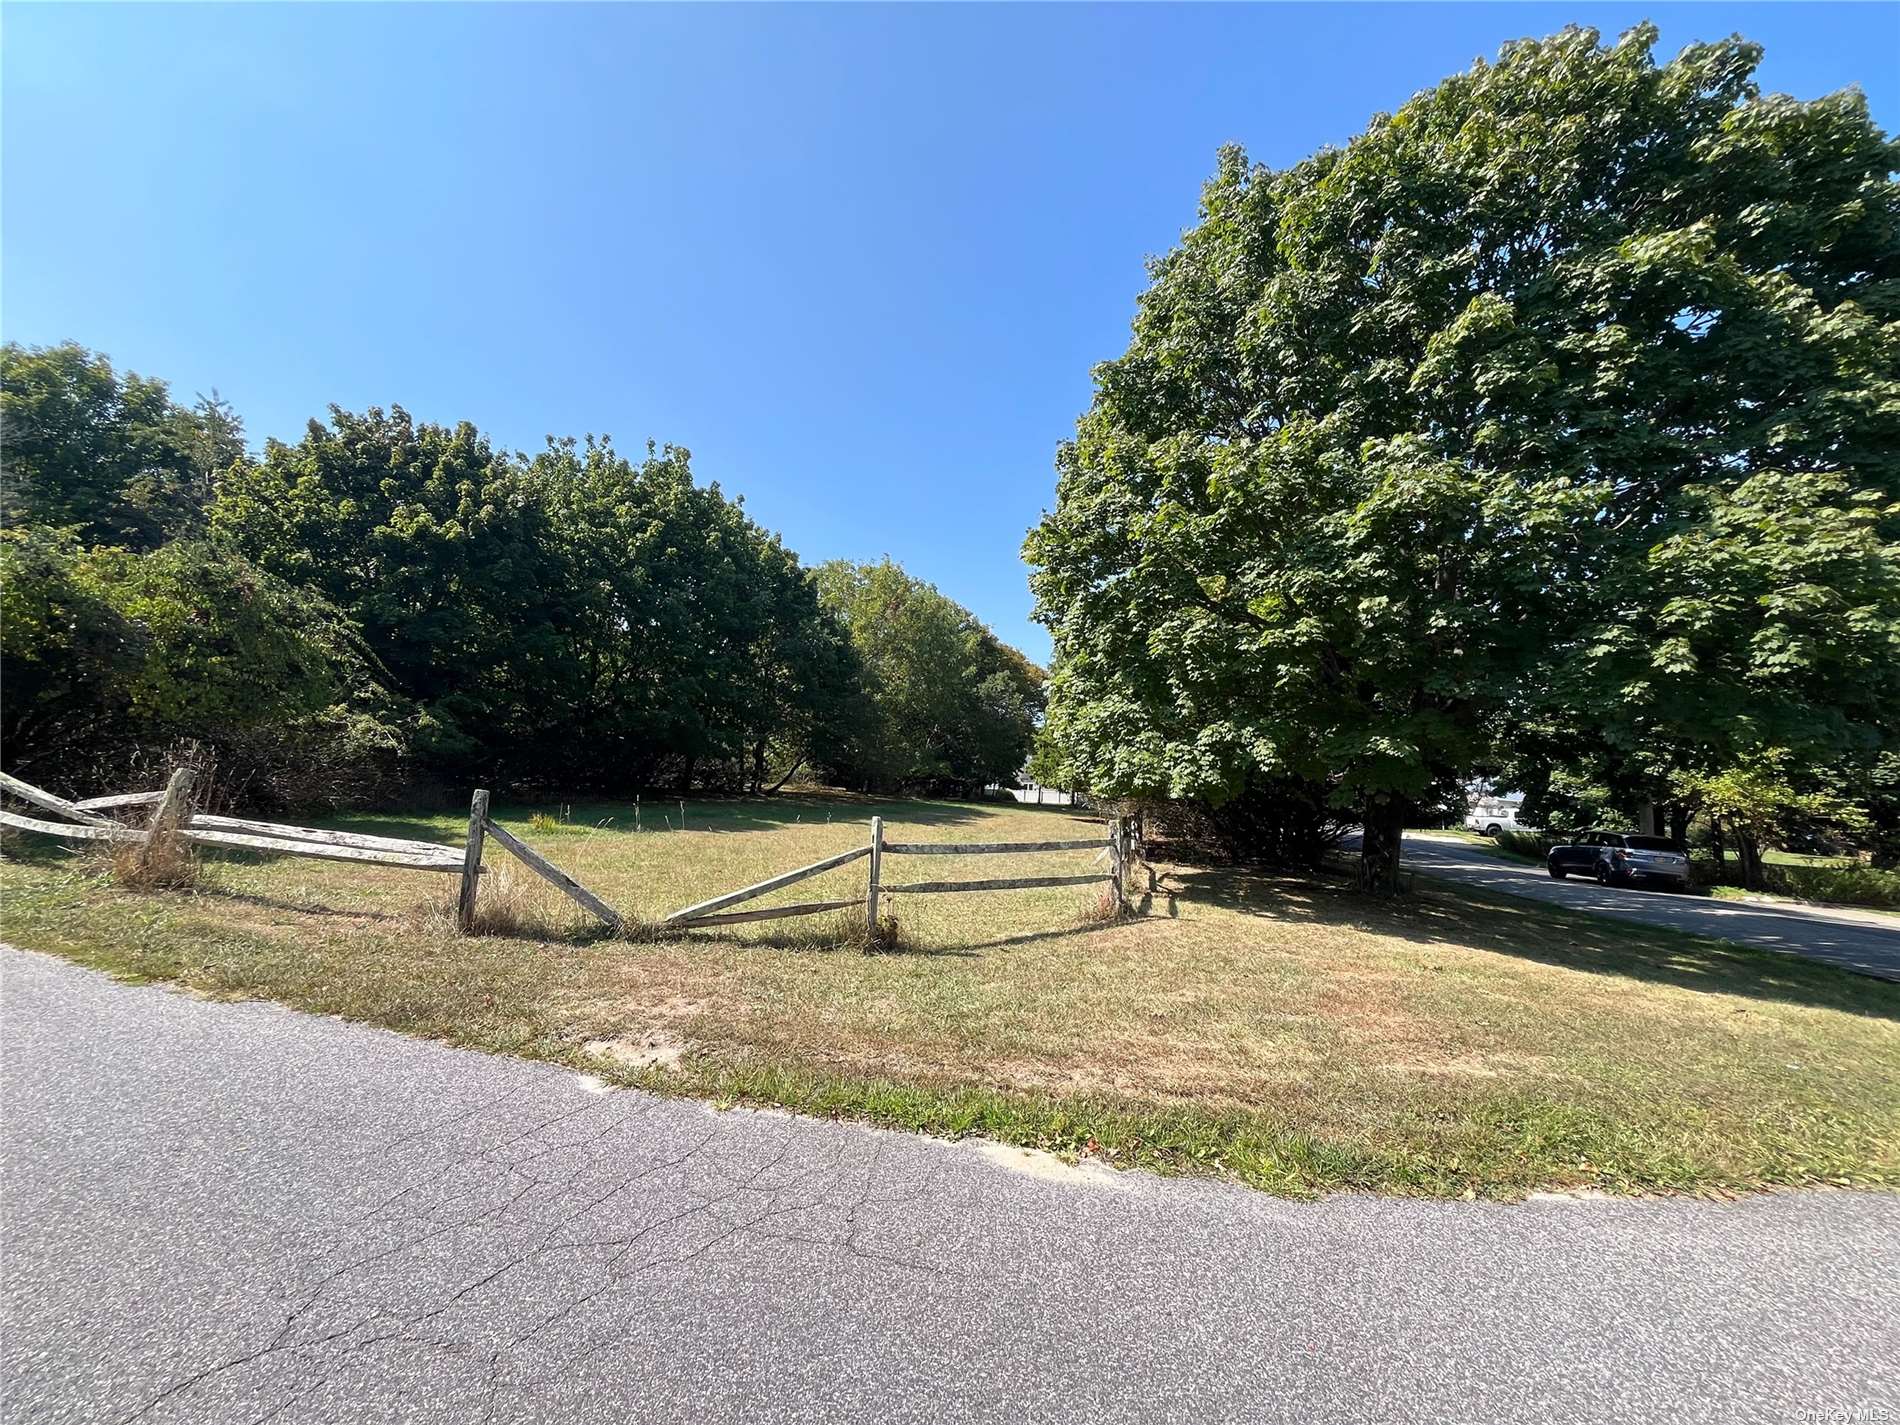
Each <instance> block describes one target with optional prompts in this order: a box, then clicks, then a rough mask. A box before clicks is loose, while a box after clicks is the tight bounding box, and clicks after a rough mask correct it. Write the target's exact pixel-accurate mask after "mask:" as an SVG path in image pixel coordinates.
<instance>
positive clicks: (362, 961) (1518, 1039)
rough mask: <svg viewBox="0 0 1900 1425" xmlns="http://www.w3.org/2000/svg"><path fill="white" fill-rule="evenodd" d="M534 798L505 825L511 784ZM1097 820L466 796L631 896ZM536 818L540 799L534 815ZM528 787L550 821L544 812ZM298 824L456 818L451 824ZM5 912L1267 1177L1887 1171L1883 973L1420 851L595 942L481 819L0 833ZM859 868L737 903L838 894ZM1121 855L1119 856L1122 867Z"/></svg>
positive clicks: (676, 1063)
mask: <svg viewBox="0 0 1900 1425" xmlns="http://www.w3.org/2000/svg"><path fill="white" fill-rule="evenodd" d="M537 811H538V812H541V813H542V814H543V815H542V817H541V818H539V819H533V817H532V814H533V813H535V812H537ZM874 813H876V814H881V815H882V816H883V817H884V818H885V822H886V835H887V838H889V839H891V840H915V841H944V840H962V841H1001V840H1010V841H1022V840H1053V839H1064V840H1067V839H1079V838H1083V837H1090V836H1096V835H1099V834H1100V833H1101V830H1102V823H1101V822H1100V820H1099V819H1097V818H1093V817H1086V816H1076V815H1071V814H1069V813H1068V812H1066V811H1065V810H1060V809H1056V808H1046V809H1044V808H1035V807H1008V806H995V805H988V804H985V805H964V804H956V803H945V802H915V801H905V802H884V803H880V802H873V801H868V800H865V799H861V798H853V797H848V796H842V795H824V794H808V795H800V796H790V795H787V796H781V797H776V798H770V799H756V800H747V801H708V802H689V803H688V804H687V806H686V808H685V817H684V821H685V829H684V830H681V829H680V821H681V812H680V807H679V804H678V803H677V802H672V803H648V804H646V805H645V806H643V808H642V812H641V818H640V829H639V830H637V831H636V830H635V829H634V816H633V809H632V807H631V806H630V805H624V804H612V805H605V804H596V805H575V806H573V807H572V808H570V809H567V810H566V811H565V813H564V814H563V810H562V809H561V808H558V807H552V806H546V807H538V808H536V807H521V806H509V807H503V808H501V809H499V811H498V813H497V820H498V821H500V822H501V823H502V824H503V825H505V826H507V827H508V828H509V829H510V830H511V831H513V832H515V833H516V834H517V835H519V836H521V837H522V838H523V839H524V840H526V841H527V842H528V843H529V844H531V845H532V846H534V847H535V848H536V849H538V850H540V851H541V852H542V853H543V854H545V855H546V856H548V857H549V858H550V859H552V860H553V861H554V862H555V863H556V864H557V865H559V866H561V867H562V868H563V869H565V870H567V871H569V872H570V873H572V874H573V875H575V876H576V877H578V878H579V879H580V880H581V881H582V882H583V883H584V884H585V885H587V886H588V887H589V888H590V889H592V890H594V891H595V892H597V893H598V894H600V895H601V896H602V897H604V898H605V899H606V900H607V901H608V902H609V903H610V904H612V905H613V906H615V907H616V908H617V909H620V910H622V911H623V912H624V913H626V914H627V915H629V917H632V918H638V919H639V920H642V921H645V922H652V921H657V920H658V919H659V918H661V917H662V916H664V915H665V914H666V913H667V912H670V911H673V910H677V909H679V908H680V907H682V906H685V905H688V904H691V903H693V902H697V901H700V900H704V899H706V898H708V897H711V896H713V895H715V894H718V893H720V892H722V891H726V890H731V889H735V888H737V887H739V886H742V885H745V884H747V883H749V882H753V881H758V880H761V879H764V878H765V877H767V876H770V875H772V874H774V873H777V872H781V871H785V870H789V869H791V868H793V867H796V866H799V865H803V864H805V863H808V862H811V861H814V860H817V859H819V858H821V857H824V856H827V855H830V854H833V853H836V852H839V851H843V850H847V849H849V848H851V847H853V846H858V845H863V844H864V843H865V841H866V839H867V824H868V821H869V818H870V817H871V815H872V814H874ZM563 815H564V816H565V819H564V820H563ZM549 816H552V817H553V818H554V821H553V822H552V823H550V822H549V821H548V819H547V818H548V817H549ZM326 824H329V825H334V826H338V827H343V828H348V829H353V830H363V831H374V832H381V833H385V834H394V835H401V836H411V837H422V838H426V839H433V840H439V841H442V842H445V843H458V842H459V841H460V839H461V836H462V832H463V829H464V824H465V818H463V817H460V816H455V815H443V816H359V817H351V818H345V819H340V820H336V821H333V822H330V823H326ZM7 852H8V858H9V859H8V861H7V864H5V865H4V866H0V934H4V936H5V938H6V939H7V940H8V941H9V942H11V943H13V944H16V945H20V946H23V947H26V948H30V949H37V950H42V951H48V952H51V953H55V954H61V955H65V956H68V957H70V958H72V959H75V960H78V961H81V962H83V963H86V964H91V965H95V966H97V967H99V968H102V969H105V970H108V971H110V972H113V973H115V974H120V975H124V976H128V977H136V978H148V979H157V980H166V981H173V982H177V983H179V984H182V985H185V986H187V987H189V988H191V989H192V990H194V991H197V992H201V993H206V994H212V995H231V996H262V997H269V998H274V999H277V1000H281V1001H283V1002H285V1003H287V1004H292V1005H296V1006H299V1007H302V1008H306V1009H310V1010H315V1011H318V1012H324V1013H335V1014H341V1015H345V1016H348V1017H350V1018H353V1019H358V1020H363V1021H367V1022H370V1023H374V1024H380V1025H385V1026H388V1027H390V1028H392V1029H398V1030H402V1031H406V1032H410V1033H415V1034H423V1035H428V1036H431V1037H436V1038H441V1039H444V1040H447V1041H450V1042H454V1043H457V1044H462V1045H467V1046H471V1047H476V1048H481V1049H486V1050H490V1051H496V1052H504V1053H514V1054H522V1055H528V1056H532V1057H537V1058H545V1059H551V1060H555V1061H559V1062H563V1063H567V1064H571V1065H573V1066H574V1067H575V1068H577V1069H580V1070H583V1071H585V1072H589V1073H593V1074H596V1075H598V1076H600V1077H601V1078H603V1079H607V1080H609V1081H612V1082H619V1083H629V1084H641V1085H644V1086H647V1087H650V1088H655V1089H659V1090H661V1091H664V1092H674V1093H687V1094H697V1095H701V1096H704V1097H706V1098H709V1099H711V1100H713V1101H715V1102H717V1103H721V1104H730V1103H736V1102H766V1103H776V1104H782V1105H785V1106H788V1107H792V1108H795V1109H799V1110H801V1111H806V1112H817V1113H835V1114H842V1115H851V1116H857V1117H863V1118H867V1119H871V1120H873V1121H878V1122H884V1123H888V1124H892V1125H896V1126H903V1127H909V1128H916V1129H921V1130H924V1131H930V1132H937V1133H945V1134H961V1133H969V1132H977V1133H983V1134H987V1135H989V1136H991V1137H995V1138H998V1139H1001V1140H1004V1141H1008V1142H1014V1143H1022V1144H1028V1145H1033V1146H1040V1147H1045V1148H1050V1149H1054V1150H1056V1151H1058V1152H1063V1153H1071V1154H1092V1155H1097V1156H1100V1157H1102V1158H1104V1159H1106V1160H1108V1161H1111V1162H1114V1163H1117V1164H1123V1165H1127V1164H1143V1165H1147V1166H1153V1167H1159V1168H1162V1169H1164V1170H1181V1171H1209V1172H1216V1173H1222V1174H1226V1175H1229V1176H1232V1177H1236V1178H1239V1179H1241V1180H1243V1181H1246V1182H1249V1183H1252V1184H1255V1185H1257V1186H1261V1187H1265V1188H1269V1189H1272V1190H1275V1191H1280V1192H1287V1193H1309V1192H1316V1191H1324V1190H1328V1189H1336V1188H1362V1189H1372V1190H1381V1191H1396V1192H1409V1193H1428V1194H1435V1195H1448V1196H1457V1195H1469V1194H1480V1195H1500V1196H1510V1195H1515V1194H1520V1193H1522V1192H1524V1191H1527V1190H1531V1189H1535V1188H1540V1187H1601V1188H1606V1189H1610V1190H1613V1191H1641V1190H1689V1191H1741V1190H1748V1189H1751V1188H1757V1187H1762V1186H1771V1185H1781V1184H1797V1183H1815V1182H1822V1183H1839V1184H1854V1185H1861V1186H1896V1185H1900V985H1891V984H1884V983H1880V982H1876V981H1872V980H1866V979H1859V978H1855V977H1852V976H1849V975H1846V974H1842V973H1840V972H1837V971H1834V970H1832V969H1829V968H1827V967H1824V966H1820V965H1815V964H1810V963H1807V962H1805V961H1801V960H1798V959H1793V958H1788V957H1780V956H1771V955H1766V954H1762V953H1758V952H1753V951H1748V950H1744V949H1741V948H1739V947H1735V946H1731V945H1727V944H1725V943H1721V942H1713V941H1704V940H1697V939H1693V938H1690V937H1685V936H1680V935H1675V934H1670V933H1666V932H1642V931H1634V930H1632V929H1631V928H1629V927H1627V926H1623V925H1617V924H1611V923H1608V922H1605V921H1602V920H1593V919H1591V918H1588V917H1584V916H1575V915H1569V914H1565V913H1563V912H1560V911H1557V910H1555V909H1553V908H1550V907H1545V906H1540V905H1536V904H1533V903H1529V902H1520V901H1510V900H1504V899H1497V900H1487V899H1481V898H1473V896H1472V895H1471V894H1470V893H1467V892H1459V891H1454V890H1452V889H1451V888H1447V887H1440V886H1436V885H1431V886H1425V885H1423V883H1421V889H1420V892H1419V893H1418V894H1417V895H1415V896H1413V897H1411V898H1409V899H1408V900H1407V901H1405V902H1403V903H1400V904H1397V905H1385V904H1381V903H1378V902H1375V901H1371V900H1368V899H1365V898H1362V897H1360V896H1359V895H1357V894H1356V893H1354V892H1353V891H1351V890H1350V889H1349V888H1348V885H1347V882H1346V880H1345V878H1343V877H1339V878H1326V877H1320V878H1315V879H1304V878H1293V877H1277V876H1270V875H1262V874H1255V873H1250V872H1245V871H1240V870H1236V869H1232V868H1227V867H1218V866H1204V865H1183V864H1170V863H1166V862H1163V863H1161V864H1159V865H1157V866H1156V867H1155V868H1154V869H1155V880H1154V888H1153V891H1152V892H1151V893H1148V892H1145V890H1144V893H1143V894H1141V895H1139V896H1138V897H1137V901H1136V904H1137V914H1136V915H1134V916H1133V917H1132V918H1130V919H1128V920H1126V921H1123V922H1120V923H1103V922H1102V920H1101V918H1100V905H1099V901H1100V892H1099V890H1098V889H1097V888H1095V887H1076V886H1071V887H1061V888H1053V889H1039V890H1031V891H1000V892H989V893H977V894H969V895H956V896H950V895H918V896H897V897H893V898H892V899H891V900H890V901H889V902H888V903H887V904H888V907H889V909H890V911H891V912H892V913H894V914H895V916H896V919H897V922H898V926H899V940H898V944H897V948H896V949H894V950H892V951H888V952H883V953H876V954H864V953H862V952H861V950H860V949H858V948H856V947H855V946H850V945H848V944H846V943H844V942H846V941H847V940H848V939H849V935H850V932H851V931H852V930H853V929H854V928H855V919H861V912H860V913H859V915H858V917H856V918H855V919H853V918H845V917H843V916H837V917H815V918H813V919H810V920H783V921H769V922H762V923H758V924H750V925H740V926H732V927H722V928H718V929H710V930H701V931H694V932H689V933H685V934H678V935H659V936H655V935H652V934H650V933H638V934H635V935H632V936H630V937H628V938H624V939H616V938H607V937H605V936H603V935H601V934H599V933H597V931H594V930H589V929H588V922H587V921H586V920H585V918H584V916H583V914H582V913H581V912H580V911H579V910H578V908H576V907H572V906H571V903H569V902H566V901H564V900H562V899H561V898H560V897H559V896H558V895H557V894H556V893H555V892H553V891H552V890H551V889H549V888H544V887H542V885H541V883H539V882H536V881H532V879H531V878H530V877H529V876H528V873H527V872H526V871H525V869H524V868H522V867H520V866H519V865H518V864H517V863H514V862H512V860H511V858H509V857H507V856H506V854H505V853H503V852H501V851H500V850H499V849H498V848H495V847H492V846H491V848H490V850H489V853H488V858H487V864H488V865H489V866H490V867H492V868H493V871H492V873H491V874H490V875H489V876H488V877H486V878H485V884H484V888H483V895H482V902H483V905H484V906H485V907H487V908H488V910H487V915H488V918H489V920H490V923H491V925H501V926H503V927H506V933H489V934H485V935H481V936H476V937H464V936H459V935H457V934H456V933H455V932H454V929H453V923H452V914H451V905H452V901H453V896H454V891H455V878H454V877H451V876H447V875H433V874H429V873H418V872H401V871H391V870H383V869H374V868H364V867H360V866H354V865H343V864H336V863H327V862H318V861H310V860H304V859H292V858H283V859H278V860H271V861H264V860H243V859H235V858H226V857H205V858H204V866H205V872H204V876H203V880H202V884H201V886H200V887H199V888H198V889H196V890H193V891H183V892H179V891H173V892H155V893H154V892H146V893H134V892H130V891H126V890H122V889H119V888H117V887H115V886H114V885H112V884H111V882H110V881H109V880H108V879H106V878H105V877H104V876H103V874H102V873H101V869H100V866H99V863H98V862H97V861H96V860H95V859H89V858H87V857H85V856H83V855H74V854H73V853H70V852H68V851H66V850H64V849H62V848H58V847H56V846H54V845H52V844H51V843H49V842H46V841H43V840H41V839H39V838H27V837H16V838H12V839H10V840H9V841H8V843H7ZM1091 865H1092V854H1091V853H1089V852H1067V853H1051V854H1047V855H1035V856H1011V857H983V856H959V857H922V856H920V857H887V858H886V859H885V861H884V872H883V874H884V880H885V882H886V884H901V883H903V882H909V881H922V880H942V879H965V878H969V879H979V878H987V877H1005V876H1024V875H1034V874H1047V875H1064V874H1080V873H1082V872H1084V871H1087V870H1089V869H1091ZM865 872H866V863H865V862H864V861H863V860H859V861H856V862H854V863H852V864H850V865H848V866H845V867H842V868H840V869H838V870H836V871H834V872H830V873H827V874H825V875H823V876H820V877H817V878H814V879H812V880H809V881H806V882H803V883H800V884H799V885H796V886H793V887H789V888H787V889H786V890H784V891H781V892H778V893H776V894H775V895H773V896H771V897H768V898H765V899H762V900H760V901H757V902H753V903H751V904H753V905H757V906H766V905H772V904H778V903H782V902H791V901H805V900H822V899H834V898H837V899H842V898H844V897H847V896H853V895H861V894H862V892H863V887H864V880H865ZM1140 883H1141V885H1142V886H1143V887H1144V888H1145V887H1146V886H1147V884H1148V878H1147V876H1146V874H1145V873H1144V874H1143V875H1142V876H1141V877H1140Z"/></svg>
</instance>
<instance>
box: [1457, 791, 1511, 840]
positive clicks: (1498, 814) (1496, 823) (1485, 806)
mask: <svg viewBox="0 0 1900 1425" xmlns="http://www.w3.org/2000/svg"><path fill="white" fill-rule="evenodd" d="M1523 804H1524V798H1522V797H1494V796H1480V797H1473V798H1472V800H1471V804H1470V810H1469V811H1467V812H1466V813H1465V830H1467V831H1482V832H1483V833H1484V834H1485V835H1486V836H1496V835H1497V834H1498V833H1499V832H1500V831H1516V830H1518V829H1520V827H1521V826H1522V825H1523V823H1521V822H1520V821H1518V819H1517V809H1518V808H1519V807H1520V806H1522V805H1523Z"/></svg>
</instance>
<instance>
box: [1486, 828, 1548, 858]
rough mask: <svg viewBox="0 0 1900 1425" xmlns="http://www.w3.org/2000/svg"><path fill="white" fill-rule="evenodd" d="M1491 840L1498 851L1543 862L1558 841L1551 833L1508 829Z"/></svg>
mask: <svg viewBox="0 0 1900 1425" xmlns="http://www.w3.org/2000/svg"><path fill="white" fill-rule="evenodd" d="M1492 839H1493V840H1494V841H1496V842H1497V844H1498V848H1499V849H1500V850H1502V851H1509V852H1510V853H1511V854H1512V855H1514V856H1528V857H1529V858H1530V859H1531V860H1533V861H1541V860H1543V859H1544V857H1545V856H1546V855H1547V854H1548V853H1549V851H1550V848H1551V847H1553V846H1555V845H1557V844H1558V841H1559V840H1560V838H1559V837H1558V836H1556V835H1555V834H1554V833H1552V832H1548V831H1528V830H1524V829H1522V828H1519V829H1515V830H1514V829H1512V828H1509V827H1506V828H1504V829H1503V830H1501V831H1499V832H1498V834H1497V835H1496V836H1495V837H1493V838H1492Z"/></svg>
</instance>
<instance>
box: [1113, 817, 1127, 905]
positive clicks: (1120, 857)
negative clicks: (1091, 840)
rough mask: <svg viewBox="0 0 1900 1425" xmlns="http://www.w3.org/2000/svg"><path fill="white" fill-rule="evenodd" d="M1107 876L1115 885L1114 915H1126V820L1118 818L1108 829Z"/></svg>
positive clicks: (1125, 818)
mask: <svg viewBox="0 0 1900 1425" xmlns="http://www.w3.org/2000/svg"><path fill="white" fill-rule="evenodd" d="M1108 874H1109V875H1110V877H1111V878H1113V880H1114V883H1115V914H1116V915H1126V914H1127V913H1128V818H1127V817H1125V816H1118V817H1116V818H1115V819H1114V820H1113V821H1112V822H1110V823H1109V827H1108Z"/></svg>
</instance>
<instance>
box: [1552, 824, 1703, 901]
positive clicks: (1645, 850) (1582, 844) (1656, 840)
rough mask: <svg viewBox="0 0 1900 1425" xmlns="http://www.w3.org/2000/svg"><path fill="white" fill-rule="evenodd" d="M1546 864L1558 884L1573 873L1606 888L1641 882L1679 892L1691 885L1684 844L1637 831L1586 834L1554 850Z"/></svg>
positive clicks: (1588, 832)
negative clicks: (1594, 880)
mask: <svg viewBox="0 0 1900 1425" xmlns="http://www.w3.org/2000/svg"><path fill="white" fill-rule="evenodd" d="M1544 865H1545V866H1546V867H1547V868H1548V869H1549V871H1550V874H1551V875H1552V876H1553V877H1554V878H1556V879H1557V880H1559V881H1561V880H1562V879H1563V878H1564V877H1565V876H1568V875H1569V874H1571V872H1573V871H1574V872H1576V874H1578V875H1579V876H1595V877H1596V878H1597V880H1598V881H1599V882H1600V883H1601V884H1603V885H1606V886H1627V885H1633V884H1635V883H1637V882H1639V881H1640V882H1649V883H1660V884H1666V885H1668V886H1670V887H1672V888H1673V889H1675V890H1678V891H1680V890H1687V889H1688V886H1689V853H1688V851H1687V850H1686V849H1685V848H1684V847H1683V845H1682V843H1680V842H1677V841H1671V840H1670V839H1669V838H1668V837H1666V836H1645V835H1643V834H1642V833H1641V832H1637V831H1586V832H1584V833H1583V835H1581V836H1579V837H1578V838H1577V839H1576V840H1575V841H1569V842H1566V843H1564V844H1563V845H1562V846H1553V847H1551V848H1550V854H1549V855H1548V856H1546V857H1545V858H1544Z"/></svg>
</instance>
